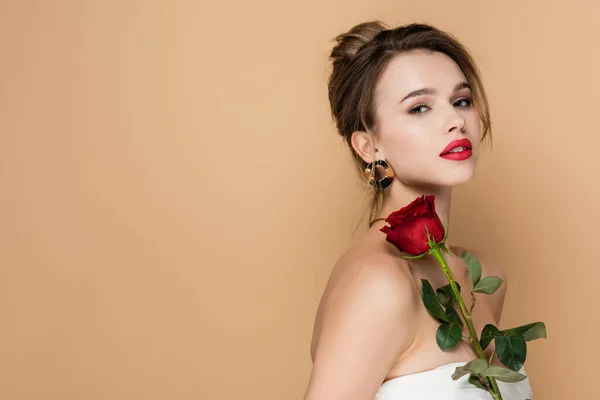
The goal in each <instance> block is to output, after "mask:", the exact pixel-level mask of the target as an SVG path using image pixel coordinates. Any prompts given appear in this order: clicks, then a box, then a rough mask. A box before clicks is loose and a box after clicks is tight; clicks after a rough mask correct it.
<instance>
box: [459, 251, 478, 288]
mask: <svg viewBox="0 0 600 400" xmlns="http://www.w3.org/2000/svg"><path fill="white" fill-rule="evenodd" d="M460 258H462V259H463V260H465V263H466V264H467V268H468V269H469V274H470V275H471V280H472V281H473V286H475V285H477V283H478V282H479V280H480V279H481V263H480V262H479V260H478V259H477V257H475V256H474V255H473V254H471V253H469V252H468V251H463V252H461V253H460Z"/></svg>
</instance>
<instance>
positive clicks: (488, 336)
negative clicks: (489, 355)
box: [479, 324, 502, 350]
mask: <svg viewBox="0 0 600 400" xmlns="http://www.w3.org/2000/svg"><path fill="white" fill-rule="evenodd" d="M501 335H502V334H501V333H500V329H498V328H496V327H495V326H494V325H492V324H487V325H486V326H484V327H483V330H482V331H481V339H480V340H479V343H480V344H481V348H482V349H483V350H485V349H486V348H487V347H488V346H489V344H490V343H491V341H492V340H494V338H495V337H496V336H501Z"/></svg>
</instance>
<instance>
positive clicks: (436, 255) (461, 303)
mask: <svg viewBox="0 0 600 400" xmlns="http://www.w3.org/2000/svg"><path fill="white" fill-rule="evenodd" d="M429 254H431V255H432V256H433V257H434V258H435V259H436V260H437V262H438V263H439V264H440V266H441V267H442V270H443V271H444V274H445V275H446V278H447V279H448V283H450V288H452V293H454V297H455V298H456V299H457V300H458V305H459V307H460V312H461V314H462V316H463V318H464V320H465V323H466V324H467V327H468V329H469V335H470V338H469V339H470V341H471V344H472V345H473V349H475V352H476V353H477V355H478V356H479V358H481V359H482V360H486V361H487V357H486V356H485V354H484V353H483V349H482V348H481V344H480V343H479V339H478V338H477V332H475V326H474V325H473V318H472V316H471V313H469V311H467V306H466V305H465V302H464V300H463V298H462V296H461V295H460V292H459V290H458V286H457V285H456V281H455V280H454V277H453V276H452V272H451V271H450V267H448V264H447V263H446V260H444V257H443V256H442V252H441V251H440V249H439V247H433V248H431V249H430V250H429ZM488 379H489V381H490V385H491V386H492V389H493V390H492V392H491V393H492V396H494V399H496V400H502V395H501V394H500V389H499V388H498V384H497V383H496V379H495V378H493V377H488Z"/></svg>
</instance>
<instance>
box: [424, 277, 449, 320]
mask: <svg viewBox="0 0 600 400" xmlns="http://www.w3.org/2000/svg"><path fill="white" fill-rule="evenodd" d="M421 284H422V287H421V297H422V299H423V304H425V308H426V309H427V311H428V312H429V314H431V316H432V317H433V318H436V319H438V320H440V321H445V322H450V321H449V319H448V317H447V316H446V314H445V313H444V309H443V308H442V306H441V305H440V303H439V302H438V299H437V297H436V296H435V292H434V291H433V288H432V287H431V284H430V283H429V281H428V280H427V279H421Z"/></svg>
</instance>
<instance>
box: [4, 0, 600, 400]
mask: <svg viewBox="0 0 600 400" xmlns="http://www.w3.org/2000/svg"><path fill="white" fill-rule="evenodd" d="M374 18H379V19H382V20H384V21H385V22H387V23H390V24H402V23H407V22H412V21H424V22H430V23H433V24H436V25H438V26H439V27H441V28H443V29H447V30H449V31H451V32H453V33H454V34H456V35H457V36H458V37H459V39H461V40H462V41H463V42H464V43H465V44H466V45H467V46H468V47H470V48H471V49H472V51H473V52H474V53H475V55H476V59H477V61H478V62H479V63H480V67H481V69H482V72H483V77H484V80H485V84H486V86H487V89H488V92H489V97H490V101H491V106H492V116H493V121H494V128H495V132H494V134H495V142H494V148H493V151H492V153H491V154H488V155H486V156H485V157H484V159H483V160H482V162H481V168H480V170H479V172H478V175H477V177H476V179H475V180H474V181H473V182H472V183H471V184H469V185H467V186H465V187H461V188H459V189H457V190H456V192H455V197H454V200H453V210H452V213H453V219H454V229H455V231H454V232H453V234H454V235H455V238H458V239H459V240H460V242H461V243H462V244H464V245H467V246H470V247H472V248H476V249H479V250H482V251H484V252H487V253H489V254H490V255H491V256H493V257H494V258H495V259H496V260H497V261H498V262H499V263H500V264H501V265H502V266H503V267H504V268H505V269H506V271H507V274H508V279H509V280H510V286H509V291H508V298H507V302H506V307H505V312H504V318H503V321H502V326H503V327H510V326H514V325H517V324H524V323H528V322H533V321H539V320H541V321H545V322H546V324H547V327H548V332H549V339H548V340H539V341H535V342H531V344H530V345H529V358H528V360H527V363H526V367H527V368H528V372H529V374H530V376H531V378H532V385H533V389H534V394H535V397H536V398H537V399H542V400H559V399H560V400H562V399H577V398H588V399H590V398H597V397H598V395H599V394H600V389H599V386H598V385H597V379H598V378H597V373H596V372H595V367H594V366H595V365H596V364H597V363H598V358H599V356H600V351H599V350H598V347H597V342H596V341H595V340H593V339H594V338H595V337H596V336H597V332H598V329H599V328H600V319H599V317H598V311H597V307H598V299H599V295H598V282H599V281H600V272H599V268H598V267H599V266H600V265H599V263H598V261H597V260H598V258H597V255H596V252H597V248H598V244H597V243H598V239H597V235H598V225H599V224H600V214H599V207H598V204H600V193H599V188H600V179H598V173H599V172H600V161H599V157H598V156H597V152H598V150H597V147H598V146H600V132H599V129H598V122H597V121H598V111H597V107H598V105H599V104H600V102H599V101H598V93H599V91H600V83H599V80H598V75H597V74H598V71H599V70H600V56H599V55H598V52H597V49H598V38H599V37H600V27H599V25H598V20H599V18H600V3H598V2H597V1H591V0H590V1H587V2H586V1H582V0H573V1H568V2H567V1H560V2H559V1H548V0H546V1H528V2H524V1H506V0H502V1H475V0H471V1H462V2H458V3H457V2H448V1H442V0H439V1H433V2H414V1H399V0H393V1H363V0H360V1H359V0H328V1H322V0H303V1H294V2H291V1H281V0H270V1H265V0H258V1H243V0H234V1H230V2H210V3H209V2H206V1H202V0H201V1H166V0H165V1H133V0H127V1H123V0H119V1H117V0H113V1H7V0H2V1H1V2H0V50H1V62H0V163H1V164H0V321H1V322H0V398H2V399H11V400H16V399H23V400H25V399H27V400H29V399H52V400H54V399H56V400H59V399H60V400H65V399H147V400H153V399H247V400H251V399H252V400H254V399H256V400H258V399H261V400H263V399H273V400H275V399H277V400H279V399H301V398H302V396H303V394H304V390H305V387H306V384H307V381H308V378H309V374H310V368H311V364H310V356H309V346H310V336H311V330H312V322H313V317H314V312H315V308H316V305H317V302H318V299H319V296H320V294H321V290H322V289H323V287H324V285H325V281H326V279H327V276H328V273H329V271H330V268H331V267H332V265H333V263H334V261H335V260H336V259H337V257H338V256H339V255H340V254H341V252H342V251H343V250H344V249H345V248H346V246H347V245H348V243H349V241H350V240H351V238H352V234H353V228H354V226H355V225H356V224H357V223H358V221H359V217H360V212H361V211H362V210H363V208H362V207H363V206H364V205H365V203H364V202H363V201H362V198H361V189H360V186H359V184H358V180H357V178H356V177H355V176H354V175H353V170H352V168H351V167H350V161H349V157H348V156H347V152H346V149H345V147H343V143H342V141H341V140H340V139H339V138H338V137H337V136H336V133H335V130H334V128H333V124H332V123H331V122H330V119H329V110H328V104H327V95H326V87H325V79H326V73H327V52H328V50H329V49H330V46H331V41H330V39H331V38H333V37H334V36H335V35H336V34H338V33H339V32H342V31H344V30H347V29H349V28H350V27H351V26H352V25H354V24H356V23H358V22H362V21H365V20H370V19H374Z"/></svg>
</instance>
